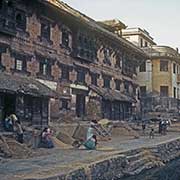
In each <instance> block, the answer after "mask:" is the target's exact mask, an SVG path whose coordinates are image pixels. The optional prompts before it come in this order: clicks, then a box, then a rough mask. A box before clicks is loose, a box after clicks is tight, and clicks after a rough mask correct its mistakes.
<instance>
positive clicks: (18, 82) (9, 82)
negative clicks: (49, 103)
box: [0, 73, 57, 97]
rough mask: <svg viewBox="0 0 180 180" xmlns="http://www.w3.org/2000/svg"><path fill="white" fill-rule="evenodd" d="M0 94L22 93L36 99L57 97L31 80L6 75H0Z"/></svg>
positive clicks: (53, 92) (48, 89)
mask: <svg viewBox="0 0 180 180" xmlns="http://www.w3.org/2000/svg"><path fill="white" fill-rule="evenodd" d="M0 92H12V93H23V94H27V95H32V96H36V97H39V96H46V97H56V96H57V94H56V92H55V91H53V90H51V89H50V88H49V87H47V86H45V85H44V84H42V83H40V82H39V81H37V80H35V79H33V78H30V77H24V76H23V77H22V76H18V75H11V74H7V73H0Z"/></svg>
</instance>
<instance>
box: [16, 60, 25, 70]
mask: <svg viewBox="0 0 180 180" xmlns="http://www.w3.org/2000/svg"><path fill="white" fill-rule="evenodd" d="M15 69H16V70H18V71H22V70H23V60H19V59H16V60H15Z"/></svg>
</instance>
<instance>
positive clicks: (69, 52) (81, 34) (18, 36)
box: [0, 0, 147, 122]
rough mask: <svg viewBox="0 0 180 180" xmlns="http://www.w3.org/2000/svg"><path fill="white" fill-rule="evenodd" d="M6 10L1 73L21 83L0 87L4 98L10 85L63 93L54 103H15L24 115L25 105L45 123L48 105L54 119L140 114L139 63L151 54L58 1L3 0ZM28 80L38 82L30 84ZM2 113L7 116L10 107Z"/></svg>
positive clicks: (0, 34) (0, 30)
mask: <svg viewBox="0 0 180 180" xmlns="http://www.w3.org/2000/svg"><path fill="white" fill-rule="evenodd" d="M0 14H1V16H0V21H1V22H2V23H1V24H0V57H1V58H0V70H1V73H0V76H2V79H4V78H5V76H6V74H8V76H9V77H10V78H11V79H12V81H14V80H13V77H16V81H17V82H19V86H18V87H14V86H10V87H0V89H1V91H2V95H1V96H0V97H1V99H3V97H4V96H5V97H6V95H7V93H8V92H9V91H7V90H8V88H9V89H13V88H14V90H13V93H15V94H16V96H18V94H19V92H20V94H21V93H22V92H23V93H24V94H25V95H26V94H27V95H28V93H29V91H30V92H31V91H33V92H36V93H35V95H36V96H38V97H44V96H45V97H47V98H45V99H49V98H50V97H52V94H51V93H52V92H50V91H49V89H51V90H55V91H56V92H57V94H58V95H56V99H55V98H54V99H51V101H50V105H49V106H48V105H47V104H48V103H46V105H43V102H40V101H39V99H38V100H36V101H35V100H33V102H31V101H32V100H30V102H29V101H27V103H26V104H24V105H23V104H22V108H20V109H19V110H18V111H17V109H18V108H17V107H16V106H14V110H13V112H19V114H18V113H17V115H18V116H19V117H22V118H21V119H24V118H25V116H26V114H28V113H27V112H26V111H27V110H26V109H25V108H23V107H24V106H27V107H29V109H30V110H29V111H30V112H29V114H32V115H31V116H30V118H29V119H31V120H32V119H33V118H32V117H33V115H36V116H37V117H38V116H39V117H40V118H39V119H40V121H41V120H42V119H43V116H46V117H47V113H44V110H43V108H44V107H45V108H44V109H46V112H48V113H49V112H50V114H51V118H52V119H61V118H62V119H63V118H65V115H70V117H71V118H72V119H74V118H75V117H77V118H80V119H88V117H89V118H91V119H92V118H96V117H101V118H108V119H113V120H122V119H126V118H130V117H132V114H133V112H134V113H135V112H139V100H138V89H139V87H138V84H137V67H138V65H139V64H140V63H141V62H142V61H144V59H146V58H147V55H146V54H145V53H144V52H143V51H142V50H141V49H139V48H137V47H136V46H134V45H133V44H131V43H129V42H128V41H126V40H124V39H123V38H120V37H119V36H117V35H116V34H114V33H112V32H110V31H108V30H107V29H105V28H103V27H102V26H101V25H99V24H98V23H97V22H95V21H94V20H92V19H90V18H89V17H87V16H85V15H83V14H81V13H80V12H78V11H76V10H74V9H73V8H71V7H69V6H68V5H66V4H64V3H62V2H59V1H56V0H44V1H40V0H32V1H22V0H16V1H15V0H1V1H0ZM24 78H25V79H26V81H28V80H27V79H31V80H32V81H33V82H32V83H29V84H32V85H30V87H29V85H28V83H27V82H25V80H23V79H24ZM34 81H35V82H36V84H35V82H34ZM28 82H29V81H28ZM7 86H8V85H7ZM42 86H43V87H42ZM23 87H24V88H23ZM40 89H42V91H41V93H40ZM4 91H5V92H4ZM25 91H27V92H28V93H25ZM38 93H39V94H38ZM29 94H31V93H29ZM32 97H33V99H34V94H33V93H32ZM25 99H26V98H25V97H24V98H22V100H21V101H22V102H25V101H24V100H25ZM42 101H43V98H42ZM3 102H5V101H3ZM13 102H14V103H15V102H17V100H14V101H13ZM47 102H48V101H47ZM38 104H39V105H38ZM18 105H19V103H18V104H17V106H18ZM37 105H38V107H39V110H38V108H37V107H36V106H37ZM47 107H49V109H48V110H47ZM33 108H34V109H33ZM36 111H38V112H36ZM1 112H2V113H1V114H2V115H1V116H2V118H4V117H5V116H6V115H7V114H8V113H9V112H7V106H5V105H2V108H1ZM27 121H28V118H27ZM29 121H30V120H29ZM40 121H38V122H40ZM33 122H34V121H33Z"/></svg>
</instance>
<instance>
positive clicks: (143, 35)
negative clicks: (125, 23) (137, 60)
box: [122, 27, 156, 48]
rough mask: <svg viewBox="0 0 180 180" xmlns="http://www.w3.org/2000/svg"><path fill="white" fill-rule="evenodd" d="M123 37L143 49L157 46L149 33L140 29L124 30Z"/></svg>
mask: <svg viewBox="0 0 180 180" xmlns="http://www.w3.org/2000/svg"><path fill="white" fill-rule="evenodd" d="M122 36H123V38H125V39H126V40H128V41H130V42H132V43H133V44H134V45H136V46H138V47H141V48H142V47H151V46H153V45H156V43H155V42H154V40H153V38H152V37H151V36H150V34H149V32H147V31H146V30H145V29H141V28H139V27H137V28H126V29H122Z"/></svg>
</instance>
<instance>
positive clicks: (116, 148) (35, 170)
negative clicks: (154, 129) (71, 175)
mask: <svg viewBox="0 0 180 180" xmlns="http://www.w3.org/2000/svg"><path fill="white" fill-rule="evenodd" d="M177 138H180V133H177V132H174V133H173V132H169V133H168V134H167V135H166V136H156V137H155V139H149V138H148V136H141V137H140V138H139V139H126V140H125V139H123V138H121V139H120V138H117V137H116V138H113V139H112V140H111V141H106V142H100V145H99V146H100V147H99V150H96V151H87V150H83V149H81V150H74V149H66V150H62V149H58V148H54V149H52V153H51V154H50V155H48V156H40V157H36V158H31V159H23V160H7V161H2V162H1V161H0V180H21V179H24V178H25V177H26V178H27V177H28V178H30V177H37V176H39V177H43V176H47V175H48V176H49V175H51V174H54V173H58V174H60V173H63V172H67V171H68V170H72V169H73V168H74V167H78V166H81V165H83V164H87V163H91V162H93V161H95V160H98V159H102V158H105V157H108V156H110V155H112V154H116V153H117V152H121V151H127V150H132V149H136V148H140V147H148V146H152V145H157V144H161V143H163V142H167V141H170V140H173V139H177ZM32 174H33V176H32Z"/></svg>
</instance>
